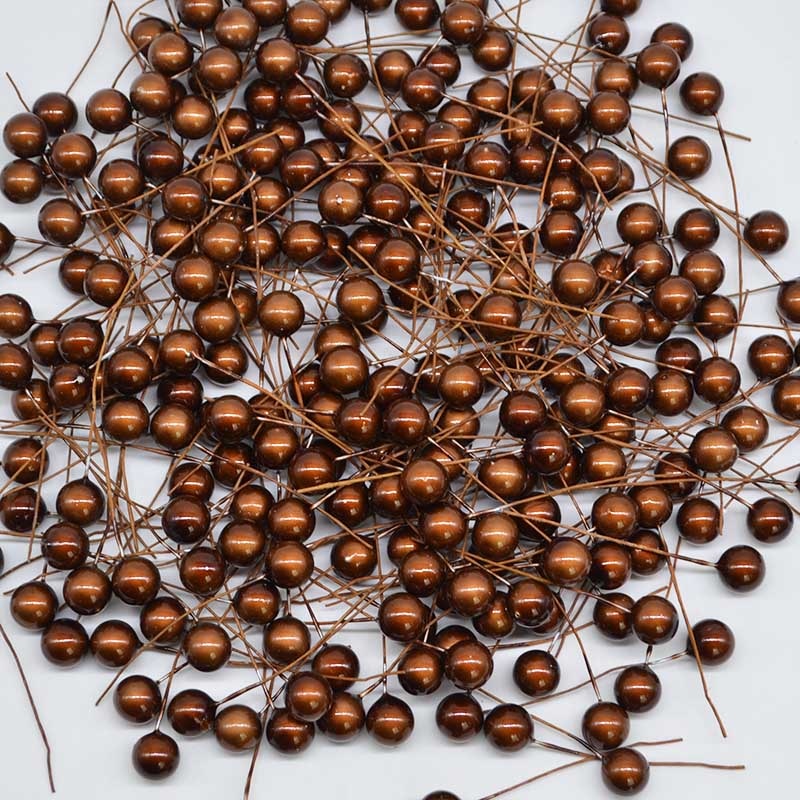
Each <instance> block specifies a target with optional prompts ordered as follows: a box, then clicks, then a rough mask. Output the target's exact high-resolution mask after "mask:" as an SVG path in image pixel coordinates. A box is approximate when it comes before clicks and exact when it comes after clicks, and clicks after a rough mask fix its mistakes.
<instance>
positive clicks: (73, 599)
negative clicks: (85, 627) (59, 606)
mask: <svg viewBox="0 0 800 800" xmlns="http://www.w3.org/2000/svg"><path fill="white" fill-rule="evenodd" d="M63 592H64V602H66V604H67V605H68V606H69V607H70V608H71V609H72V610H73V611H75V612H76V613H78V614H86V615H89V614H99V613H100V612H101V611H102V610H103V609H104V608H105V607H106V606H107V605H108V601H109V600H110V599H111V581H110V580H109V579H108V576H107V575H106V574H105V573H104V572H102V571H101V570H100V569H98V568H97V567H94V566H81V567H77V568H76V569H74V570H72V572H70V573H69V575H67V577H66V580H65V581H64V589H63Z"/></svg>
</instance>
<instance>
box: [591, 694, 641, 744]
mask: <svg viewBox="0 0 800 800" xmlns="http://www.w3.org/2000/svg"><path fill="white" fill-rule="evenodd" d="M581 729H582V732H583V738H584V739H585V740H586V741H587V742H588V743H589V745H590V746H591V747H592V748H594V749H595V750H600V751H607V750H615V749H616V748H617V747H619V746H620V745H622V743H623V742H624V741H625V740H626V739H627V738H628V733H629V732H630V720H629V719H628V713H627V712H626V711H625V709H624V708H622V706H620V705H617V704H616V703H602V702H600V703H595V704H594V705H593V706H590V707H589V708H588V709H587V710H586V712H585V713H584V715H583V720H582V722H581Z"/></svg>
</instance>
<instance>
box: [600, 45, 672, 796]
mask: <svg viewBox="0 0 800 800" xmlns="http://www.w3.org/2000/svg"><path fill="white" fill-rule="evenodd" d="M665 46H666V45H665ZM602 775H603V783H605V785H606V786H607V787H608V788H609V789H610V790H611V791H612V792H614V793H615V794H620V795H631V794H637V793H638V792H640V791H642V789H644V787H645V786H647V783H648V781H649V780H650V764H648V762H647V759H646V758H645V757H644V756H643V755H642V754H641V753H639V751H638V750H633V749H631V748H630V747H620V748H618V749H617V750H612V751H611V752H610V753H606V754H605V755H604V756H603V762H602Z"/></svg>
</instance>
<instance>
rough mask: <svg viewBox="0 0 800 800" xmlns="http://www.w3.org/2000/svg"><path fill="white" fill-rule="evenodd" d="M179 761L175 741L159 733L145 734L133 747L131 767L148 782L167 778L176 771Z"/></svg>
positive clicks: (179, 757) (178, 752)
mask: <svg viewBox="0 0 800 800" xmlns="http://www.w3.org/2000/svg"><path fill="white" fill-rule="evenodd" d="M180 760H181V756H180V751H179V750H178V745H177V743H176V742H175V740H174V739H173V738H172V737H171V736H167V734H166V733H161V732H160V731H153V732H152V733H147V734H145V735H144V736H142V738H141V739H139V741H137V742H136V744H135V745H134V746H133V766H134V767H135V769H136V771H137V772H138V773H139V774H140V775H141V776H142V777H143V778H148V779H149V780H163V779H164V778H168V777H169V776H170V775H172V774H173V773H174V772H175V770H176V769H178V764H179V763H180Z"/></svg>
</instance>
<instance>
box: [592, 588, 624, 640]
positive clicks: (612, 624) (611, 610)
mask: <svg viewBox="0 0 800 800" xmlns="http://www.w3.org/2000/svg"><path fill="white" fill-rule="evenodd" d="M633 606H634V602H633V598H631V597H629V596H628V595H627V594H623V593H622V592H610V593H608V594H604V595H601V596H600V597H599V598H598V599H597V602H596V603H595V606H594V612H593V615H592V621H593V622H594V624H595V626H596V627H597V629H598V630H599V631H600V633H602V634H603V635H604V636H607V637H608V638H609V639H616V640H619V639H625V638H627V637H628V636H629V635H630V632H631V630H632V626H633V616H632V613H631V612H632V609H633Z"/></svg>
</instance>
